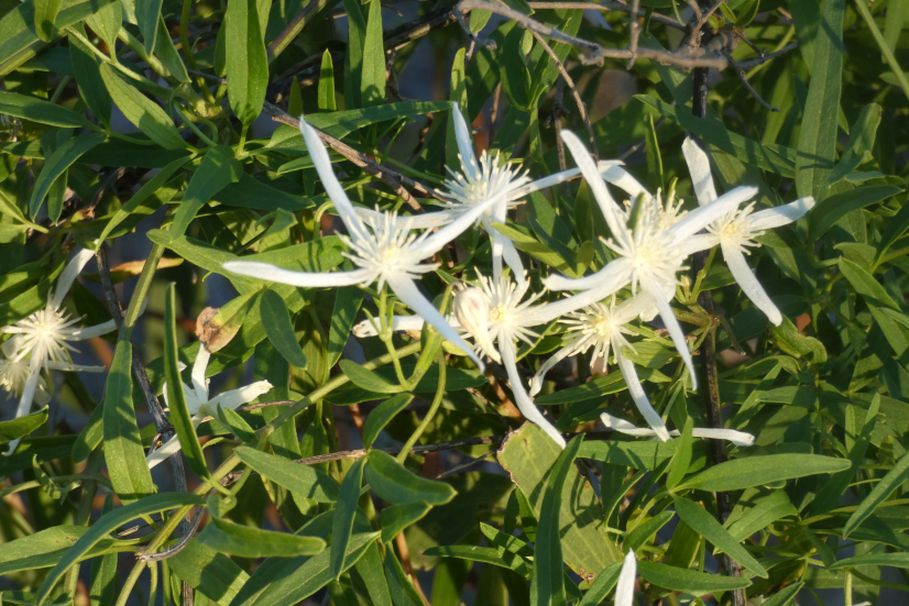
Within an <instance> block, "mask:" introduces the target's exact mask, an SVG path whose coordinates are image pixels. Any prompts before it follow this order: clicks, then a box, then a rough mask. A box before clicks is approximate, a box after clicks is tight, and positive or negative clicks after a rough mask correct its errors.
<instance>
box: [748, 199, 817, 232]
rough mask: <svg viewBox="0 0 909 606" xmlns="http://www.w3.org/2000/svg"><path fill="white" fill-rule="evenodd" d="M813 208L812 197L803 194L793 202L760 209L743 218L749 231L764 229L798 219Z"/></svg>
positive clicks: (773, 227) (780, 225)
mask: <svg viewBox="0 0 909 606" xmlns="http://www.w3.org/2000/svg"><path fill="white" fill-rule="evenodd" d="M812 208H814V198H812V197H811V196H805V197H804V198H799V199H798V200H796V201H795V202H790V203H789V204H784V205H782V206H777V207H774V208H768V209H766V210H761V211H758V212H756V213H754V214H753V215H749V216H748V218H747V219H745V220H746V221H747V223H748V228H749V229H750V230H751V231H764V230H767V229H775V228H777V227H782V226H783V225H788V224H789V223H792V222H793V221H798V220H799V219H801V218H802V215H804V214H805V213H807V212H808V211H809V210H811V209H812Z"/></svg>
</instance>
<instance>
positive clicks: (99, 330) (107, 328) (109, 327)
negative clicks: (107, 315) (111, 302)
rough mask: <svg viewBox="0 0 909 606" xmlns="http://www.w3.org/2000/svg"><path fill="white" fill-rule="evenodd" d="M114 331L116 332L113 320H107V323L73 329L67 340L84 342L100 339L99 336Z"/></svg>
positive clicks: (115, 324)
mask: <svg viewBox="0 0 909 606" xmlns="http://www.w3.org/2000/svg"><path fill="white" fill-rule="evenodd" d="M115 330H117V323H116V322H114V321H113V320H108V321H107V322H101V323H100V324H95V325H93V326H82V327H79V328H76V329H73V331H72V333H71V336H70V337H69V338H68V339H67V340H68V341H86V340H88V339H94V338H95V337H100V336H101V335H106V334H107V333H109V332H113V331H115Z"/></svg>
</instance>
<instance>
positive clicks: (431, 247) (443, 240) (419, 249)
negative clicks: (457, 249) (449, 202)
mask: <svg viewBox="0 0 909 606" xmlns="http://www.w3.org/2000/svg"><path fill="white" fill-rule="evenodd" d="M502 196H503V194H501V193H500V194H496V195H494V196H492V197H491V198H488V199H486V200H484V201H482V202H480V203H478V204H474V205H473V206H472V207H471V208H470V210H467V211H464V212H460V213H457V215H456V216H455V218H454V219H453V220H452V221H451V223H449V224H448V225H446V226H445V227H443V228H441V229H440V230H439V231H437V232H436V233H434V234H432V235H431V236H429V237H428V238H426V239H425V240H422V241H418V242H417V243H416V244H415V245H414V246H413V249H412V253H413V254H414V256H416V257H418V259H425V258H427V257H430V256H432V255H434V254H435V253H437V252H439V251H440V250H441V249H442V248H443V247H444V246H445V245H446V244H448V243H449V242H451V241H452V240H454V239H455V238H457V237H458V236H460V235H461V234H462V233H464V232H465V231H467V230H468V229H470V226H471V225H473V224H474V223H475V222H476V220H477V219H479V218H480V216H481V215H483V213H485V212H486V211H487V210H489V209H490V208H491V207H492V206H494V205H495V204H497V203H499V202H501V201H502V200H503V197H502Z"/></svg>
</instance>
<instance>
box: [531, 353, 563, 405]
mask: <svg viewBox="0 0 909 606" xmlns="http://www.w3.org/2000/svg"><path fill="white" fill-rule="evenodd" d="M573 351H574V343H571V344H568V345H566V346H565V347H563V348H562V349H560V350H559V351H557V352H555V353H554V354H552V355H551V356H549V358H548V359H547V360H546V361H545V362H543V365H542V366H540V369H539V370H538V371H537V372H536V374H534V375H533V376H532V377H531V378H530V383H529V384H528V387H529V388H530V389H528V392H529V393H530V395H531V396H535V395H537V394H538V393H540V390H541V389H543V379H545V378H546V373H548V372H549V371H550V370H552V369H553V368H554V367H555V365H556V364H558V363H559V362H561V361H562V360H564V359H565V358H567V357H569V356H570V355H571V353H572V352H573Z"/></svg>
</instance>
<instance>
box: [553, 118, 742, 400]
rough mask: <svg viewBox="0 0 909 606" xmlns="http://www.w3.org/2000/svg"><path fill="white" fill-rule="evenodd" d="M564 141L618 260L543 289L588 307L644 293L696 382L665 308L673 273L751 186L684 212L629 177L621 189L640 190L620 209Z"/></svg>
mask: <svg viewBox="0 0 909 606" xmlns="http://www.w3.org/2000/svg"><path fill="white" fill-rule="evenodd" d="M562 139H563V140H564V141H565V145H566V146H567V147H568V149H569V151H570V152H571V154H572V156H573V157H574V159H575V162H577V164H578V166H579V167H580V168H581V171H582V173H583V174H584V178H585V179H586V180H587V182H588V184H589V185H590V187H591V190H592V191H593V194H594V198H595V199H596V201H597V204H598V205H599V207H600V210H601V212H602V213H603V217H604V218H605V219H606V224H607V226H608V227H609V231H610V232H611V238H610V239H609V240H607V241H606V245H607V246H608V247H609V248H610V249H611V250H612V251H613V252H614V253H615V255H616V258H615V259H613V260H612V261H610V262H609V263H607V264H606V265H605V266H604V267H603V268H602V269H600V270H599V271H597V272H596V273H594V274H591V275H589V276H585V277H583V278H579V279H571V278H565V277H563V276H549V277H548V278H546V279H545V280H544V282H543V283H544V284H545V285H546V286H547V287H548V288H550V289H552V290H576V291H578V290H580V291H584V292H583V293H580V294H578V295H575V296H576V297H578V299H576V301H581V302H583V305H581V306H580V307H583V306H584V305H589V304H592V303H595V302H597V301H601V300H603V299H605V298H606V297H608V296H610V295H612V294H614V293H616V292H618V291H619V290H621V289H622V288H625V287H626V286H630V287H631V290H632V293H633V294H636V293H637V291H639V290H640V291H642V292H643V293H644V294H646V295H647V296H648V297H649V300H650V303H652V304H653V306H655V307H656V309H657V312H658V313H659V315H660V318H661V319H662V320H663V324H664V325H665V326H666V330H667V331H668V332H669V336H670V337H671V338H672V341H673V343H674V344H675V346H676V349H678V351H679V354H680V355H681V356H682V359H683V360H684V361H685V364H686V366H687V367H688V370H689V373H690V375H691V382H692V386H693V387H696V386H697V378H696V376H695V372H694V365H693V363H692V360H691V353H690V352H689V351H688V343H687V341H686V339H685V334H684V333H683V332H682V328H681V326H679V323H678V320H676V318H675V315H674V314H673V312H672V308H671V307H670V306H669V301H670V300H671V299H672V297H673V296H674V294H675V286H676V280H677V279H676V274H677V273H678V272H679V271H680V270H682V269H683V268H684V266H683V263H684V260H685V258H686V257H687V256H688V255H689V254H691V253H692V252H695V251H696V250H700V248H698V247H699V246H703V244H704V243H703V242H702V241H701V240H699V239H698V238H692V237H693V236H695V235H696V234H698V233H699V232H701V231H702V230H703V229H704V228H706V227H707V226H708V225H709V224H711V223H712V222H714V221H716V220H717V219H718V218H720V217H722V216H724V215H726V214H728V213H729V212H732V211H734V210H735V209H736V208H737V207H738V206H739V204H741V203H742V202H745V201H747V200H748V199H750V198H751V197H753V196H754V195H755V194H756V193H757V188H754V187H737V188H735V189H733V190H732V191H730V192H728V193H727V194H725V195H723V196H722V197H720V198H718V199H716V200H714V201H713V202H712V203H711V204H709V205H706V206H702V207H700V208H698V209H697V210H694V211H692V212H687V213H682V212H680V211H679V208H680V207H679V205H677V204H676V203H675V202H674V200H671V199H670V200H668V203H667V204H664V203H663V201H662V199H661V196H650V195H649V194H647V193H646V192H645V191H644V189H643V187H641V186H640V185H634V184H635V183H636V182H635V181H634V180H633V179H631V178H630V176H629V175H623V176H622V178H621V181H619V180H618V179H617V180H616V181H617V182H621V183H622V184H623V186H627V187H630V188H632V189H636V190H638V192H637V196H636V199H634V200H632V203H631V204H630V206H629V207H628V208H627V209H625V210H623V209H622V208H620V207H619V205H618V204H616V203H615V201H614V200H613V198H612V195H611V194H610V193H609V190H608V189H607V187H606V182H605V181H604V177H603V176H601V175H600V173H599V172H598V171H597V170H596V166H595V165H594V162H593V159H592V158H591V157H590V154H589V153H588V152H587V150H586V149H585V148H584V144H583V143H581V141H580V139H578V138H577V137H576V136H575V135H574V134H573V133H571V132H568V131H562Z"/></svg>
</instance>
